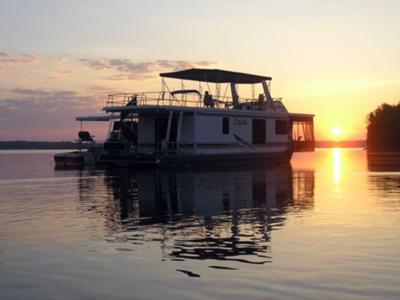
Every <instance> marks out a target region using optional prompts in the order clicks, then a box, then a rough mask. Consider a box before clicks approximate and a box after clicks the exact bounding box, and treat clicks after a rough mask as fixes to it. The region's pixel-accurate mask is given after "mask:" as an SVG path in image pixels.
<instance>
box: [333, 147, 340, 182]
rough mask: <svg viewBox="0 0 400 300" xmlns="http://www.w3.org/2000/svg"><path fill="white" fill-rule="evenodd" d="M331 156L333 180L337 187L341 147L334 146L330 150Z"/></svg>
mask: <svg viewBox="0 0 400 300" xmlns="http://www.w3.org/2000/svg"><path fill="white" fill-rule="evenodd" d="M332 156H333V157H332V171H333V181H334V183H335V185H336V189H338V188H339V185H340V181H341V172H342V149H340V148H334V149H333V150H332Z"/></svg>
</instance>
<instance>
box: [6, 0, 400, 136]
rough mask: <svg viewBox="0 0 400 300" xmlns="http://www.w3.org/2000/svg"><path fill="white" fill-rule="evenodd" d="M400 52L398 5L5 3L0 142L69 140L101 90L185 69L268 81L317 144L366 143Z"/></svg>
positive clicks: (139, 86) (304, 0) (398, 92)
mask: <svg viewBox="0 0 400 300" xmlns="http://www.w3.org/2000/svg"><path fill="white" fill-rule="evenodd" d="M399 54H400V1H389V0H386V1H384V0H381V1H369V0H363V1H352V0H348V1H316V0H299V1H290V0H281V1H268V0H263V1H234V0H230V1H208V0H202V1H194V0H193V1H190V0H185V1H174V0H169V1H122V0H113V1H103V0H96V1H85V0H80V1H75V0H70V1H60V0H35V1H30V0H26V1H22V0H12V1H8V0H0V140H21V139H25V140H73V139H75V138H76V132H77V130H79V124H78V123H77V122H76V121H75V120H74V118H75V116H78V115H85V114H91V113H99V112H101V108H102V107H103V106H104V104H105V101H106V100H107V94H109V93H113V92H134V91H147V90H149V91H154V90H158V89H159V87H160V79H159V77H158V74H159V73H160V72H165V71H172V70H177V69H184V68H190V67H204V68H222V69H228V70H234V71H240V72H246V73H254V74H260V75H267V76H271V77H272V84H271V92H272V96H273V97H281V98H283V101H284V103H285V105H286V106H287V108H288V109H289V111H290V112H298V113H312V114H315V127H316V130H315V132H316V138H317V139H319V140H326V139H334V138H336V139H364V138H365V134H366V130H365V126H366V115H367V114H368V113H369V112H371V111H373V110H374V109H375V108H376V107H377V106H378V105H380V104H382V103H383V102H386V103H390V104H395V103H398V102H399V101H400V71H399V70H400V55H399ZM102 126H103V128H101V129H99V128H97V127H96V128H93V130H95V131H99V132H100V130H102V131H104V132H105V130H106V129H105V127H106V126H104V124H103V125H102ZM338 129H340V130H338ZM332 131H333V132H336V133H338V132H340V133H341V134H340V136H338V137H335V136H333V134H332Z"/></svg>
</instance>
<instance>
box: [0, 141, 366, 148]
mask: <svg viewBox="0 0 400 300" xmlns="http://www.w3.org/2000/svg"><path fill="white" fill-rule="evenodd" d="M78 146H79V144H78V143H76V142H70V141H56V142H49V141H0V150H59V149H77V148H78ZM316 147H317V148H332V147H342V148H358V147H360V148H365V147H366V141H363V140H355V141H317V142H316Z"/></svg>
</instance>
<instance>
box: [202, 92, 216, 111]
mask: <svg viewBox="0 0 400 300" xmlns="http://www.w3.org/2000/svg"><path fill="white" fill-rule="evenodd" d="M204 105H205V106H206V107H214V99H213V97H212V96H211V94H210V93H208V91H206V92H205V93H204Z"/></svg>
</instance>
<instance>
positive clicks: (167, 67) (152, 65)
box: [79, 58, 216, 80]
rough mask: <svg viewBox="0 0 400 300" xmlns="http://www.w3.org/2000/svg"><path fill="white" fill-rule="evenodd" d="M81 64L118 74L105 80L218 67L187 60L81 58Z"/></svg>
mask: <svg viewBox="0 0 400 300" xmlns="http://www.w3.org/2000/svg"><path fill="white" fill-rule="evenodd" d="M79 61H80V62H82V63H84V64H85V65H86V66H88V67H90V68H92V69H95V70H108V71H113V72H117V74H110V75H107V76H103V77H100V78H101V79H103V80H128V79H131V80H145V79H151V78H154V77H156V75H157V73H159V72H162V71H175V70H181V69H189V68H194V67H208V66H212V65H216V62H213V61H186V60H156V61H147V62H139V63H136V62H133V61H132V60H130V59H122V58H113V59H90V58H81V59H80V60H79Z"/></svg>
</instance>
